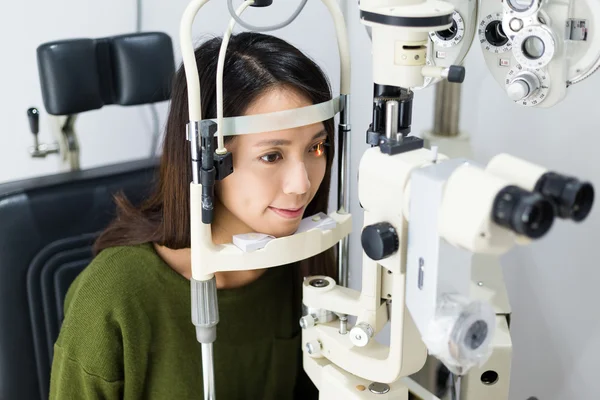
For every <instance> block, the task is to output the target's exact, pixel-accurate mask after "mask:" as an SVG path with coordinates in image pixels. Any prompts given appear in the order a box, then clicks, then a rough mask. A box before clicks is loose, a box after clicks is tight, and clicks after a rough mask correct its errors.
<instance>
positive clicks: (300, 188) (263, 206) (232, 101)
mask: <svg viewBox="0 0 600 400" xmlns="http://www.w3.org/2000/svg"><path fill="white" fill-rule="evenodd" d="M220 45H221V40H220V39H218V38H216V39H212V40H209V41H207V42H206V43H204V44H203V45H201V46H200V47H199V48H198V49H197V50H196V60H197V65H198V71H199V74H200V83H201V89H202V90H201V92H202V93H201V95H202V107H203V110H202V116H203V118H215V117H216V104H215V97H216V94H215V87H216V84H215V79H216V65H217V60H218V54H219V49H220ZM223 86H224V88H223V90H224V96H223V97H224V113H225V116H237V115H250V114H261V113H268V112H275V111H281V110H285V109H292V108H297V107H303V106H308V105H311V104H317V103H321V102H323V101H326V100H329V99H331V90H330V87H329V84H328V81H327V79H326V77H325V76H324V74H323V72H322V71H321V69H320V68H319V67H318V66H317V65H316V64H315V63H314V62H312V61H311V60H310V59H308V58H307V57H306V56H305V55H303V54H302V53H301V52H300V51H299V50H298V49H296V48H294V47H293V46H291V45H290V44H288V43H286V42H284V41H282V40H280V39H277V38H275V37H272V36H268V35H263V34H257V33H241V34H239V35H234V36H232V37H231V39H230V42H229V45H228V51H227V57H226V61H225V67H224V78H223ZM187 111H188V104H187V90H186V80H185V74H184V70H183V67H182V68H180V69H179V71H178V73H177V74H176V77H175V79H174V82H173V88H172V100H171V105H170V111H169V115H168V119H167V124H166V134H165V139H164V148H163V155H162V159H161V164H160V173H159V176H158V182H157V185H156V188H155V189H154V192H153V193H152V195H151V196H150V197H149V198H148V199H147V200H146V201H145V202H144V203H143V204H142V205H141V206H140V207H134V206H133V205H131V204H130V203H128V202H127V201H126V200H125V199H124V198H123V197H118V198H117V205H118V217H117V219H116V220H115V221H114V222H113V223H112V224H111V225H110V226H109V227H108V228H107V229H106V230H105V231H104V232H103V233H102V234H101V235H100V237H99V238H98V240H97V242H96V243H95V252H96V257H95V258H94V260H93V262H92V263H91V264H90V265H89V266H88V267H87V268H86V269H85V270H84V271H83V272H82V273H81V274H80V275H79V276H78V278H77V279H76V280H75V282H74V283H73V285H72V286H71V288H70V289H69V292H68V294H67V297H66V300H65V319H64V322H63V325H62V328H61V332H60V335H59V338H58V340H57V342H56V344H55V350H54V359H53V365H52V374H51V375H52V376H51V390H50V391H51V394H50V398H51V399H70V398H77V399H98V398H102V399H121V398H124V399H138V398H143V399H200V398H202V396H203V389H202V363H201V351H200V345H199V343H198V342H197V341H196V337H195V330H194V326H193V325H192V322H191V316H190V309H191V305H190V283H189V279H190V278H191V260H190V224H189V184H190V182H191V181H192V174H191V160H190V148H189V146H190V145H189V142H188V141H187V140H186V138H185V126H186V123H187V121H188V112H187ZM333 138H334V128H333V120H332V119H331V120H327V121H324V122H323V123H317V124H313V125H308V126H302V127H298V128H294V129H288V130H282V131H276V132H265V133H259V134H252V135H240V136H237V137H233V138H231V137H229V138H227V140H226V142H225V143H226V146H227V148H228V150H230V151H231V152H232V154H233V160H234V172H233V174H231V175H230V176H228V177H227V178H226V179H224V180H223V181H220V182H218V183H217V186H216V188H215V193H216V206H215V219H214V223H213V225H212V234H213V241H214V242H215V243H231V241H232V236H233V235H235V234H240V233H248V232H262V233H267V234H270V235H273V236H276V237H281V236H285V235H290V234H292V233H294V232H295V230H296V229H297V228H298V225H299V223H300V221H301V219H302V218H303V217H304V216H310V215H313V214H316V213H317V212H319V211H322V212H327V200H328V194H329V186H330V182H329V181H330V167H331V162H332V159H333V152H332V148H331V147H329V146H327V145H328V143H332V142H333ZM316 274H324V275H329V276H332V277H334V278H335V267H334V263H333V254H332V251H327V252H324V253H322V254H319V255H317V256H315V257H313V258H311V259H309V260H304V261H302V262H299V263H297V264H294V265H290V266H280V267H274V268H268V269H263V270H255V271H239V272H223V273H216V280H217V289H218V301H219V314H220V323H219V325H218V328H217V341H216V342H215V345H214V362H215V384H216V396H217V398H218V399H219V400H222V399H277V400H282V399H292V398H298V399H310V398H317V394H316V390H315V388H314V386H313V385H312V382H310V380H309V379H308V378H307V376H306V375H305V373H304V371H303V368H302V353H301V343H300V337H301V335H300V327H299V324H298V320H299V318H300V316H301V279H302V276H308V275H316Z"/></svg>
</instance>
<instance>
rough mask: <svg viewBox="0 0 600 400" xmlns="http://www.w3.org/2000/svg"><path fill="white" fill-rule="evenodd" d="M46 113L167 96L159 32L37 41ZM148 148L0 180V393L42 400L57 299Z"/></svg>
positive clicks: (146, 171)
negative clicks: (122, 157) (130, 156)
mask: <svg viewBox="0 0 600 400" xmlns="http://www.w3.org/2000/svg"><path fill="white" fill-rule="evenodd" d="M37 55H38V67H39V73H40V82H41V88H42V95H43V99H44V106H45V109H46V111H47V112H48V113H50V114H52V115H60V116H65V115H68V116H72V115H75V114H77V113H82V112H86V111H89V110H94V109H98V108H101V107H103V106H105V105H109V104H114V105H121V106H129V105H138V104H150V103H155V102H159V101H166V100H168V99H169V96H170V83H171V80H172V78H173V75H174V71H175V62H174V57H173V47H172V42H171V39H170V38H169V36H167V35H165V34H163V33H155V32H151V33H141V34H132V35H121V36H113V37H108V38H101V39H75V40H64V41H59V42H52V43H46V44H43V45H41V46H40V47H38V50H37ZM157 161H158V160H157V159H156V158H154V157H152V158H148V159H145V160H137V161H130V162H124V163H119V164H115V165H109V166H105V167H99V168H93V169H89V170H77V169H76V170H72V171H68V172H62V173H57V174H54V175H50V176H43V177H38V178H33V179H26V180H21V181H16V182H10V183H5V184H0V400H16V399H19V400H21V399H22V400H39V399H47V398H48V392H49V379H50V367H51V365H52V357H53V345H54V342H55V341H56V339H57V337H58V333H59V330H60V326H61V323H62V320H63V316H64V315H63V301H64V298H65V295H66V292H67V290H68V288H69V286H70V285H71V283H72V282H73V280H74V279H75V277H76V276H77V275H78V274H79V273H80V272H81V271H82V270H83V269H84V268H85V267H86V266H87V265H88V263H89V262H90V261H91V258H92V253H91V246H92V244H93V242H94V240H95V238H96V237H97V235H98V234H99V232H100V231H101V230H102V229H103V228H104V227H106V225H107V224H108V223H109V222H110V221H111V219H112V218H113V217H114V216H115V205H114V202H113V195H114V194H116V193H117V192H123V193H124V194H125V195H126V196H127V197H128V199H129V200H130V201H132V202H133V203H134V204H136V203H139V202H140V201H141V200H142V199H143V198H144V197H145V196H146V195H147V194H148V192H149V191H150V190H151V189H152V186H153V184H154V178H155V172H156V167H157Z"/></svg>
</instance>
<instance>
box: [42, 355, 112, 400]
mask: <svg viewBox="0 0 600 400" xmlns="http://www.w3.org/2000/svg"><path fill="white" fill-rule="evenodd" d="M52 374H53V380H52V385H51V386H50V397H49V400H71V399H72V400H100V399H102V400H113V399H114V400H118V399H122V398H123V381H122V380H118V381H108V380H105V379H104V378H102V377H100V376H97V375H94V374H92V373H89V372H87V371H86V370H85V369H84V368H83V366H82V365H81V364H79V362H78V361H77V360H74V359H72V358H69V356H68V355H67V354H65V351H64V350H63V349H62V348H61V347H59V346H54V359H53V363H52Z"/></svg>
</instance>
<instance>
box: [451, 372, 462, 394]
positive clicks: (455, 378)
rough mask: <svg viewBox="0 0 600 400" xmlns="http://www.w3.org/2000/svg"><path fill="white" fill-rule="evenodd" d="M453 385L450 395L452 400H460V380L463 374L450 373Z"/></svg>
mask: <svg viewBox="0 0 600 400" xmlns="http://www.w3.org/2000/svg"><path fill="white" fill-rule="evenodd" d="M450 380H451V387H450V396H451V399H452V400H460V381H461V376H460V375H456V374H450Z"/></svg>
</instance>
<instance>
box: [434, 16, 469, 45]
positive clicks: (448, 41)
mask: <svg viewBox="0 0 600 400" xmlns="http://www.w3.org/2000/svg"><path fill="white" fill-rule="evenodd" d="M429 37H430V38H431V40H432V41H433V43H435V44H436V45H438V46H439V47H443V48H448V47H453V46H456V45H458V44H459V43H460V41H461V40H462V39H463V38H464V37H465V21H464V20H463V18H462V17H461V15H460V14H459V13H458V12H456V11H454V13H453V14H452V26H450V28H448V29H444V30H443V31H435V32H429Z"/></svg>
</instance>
